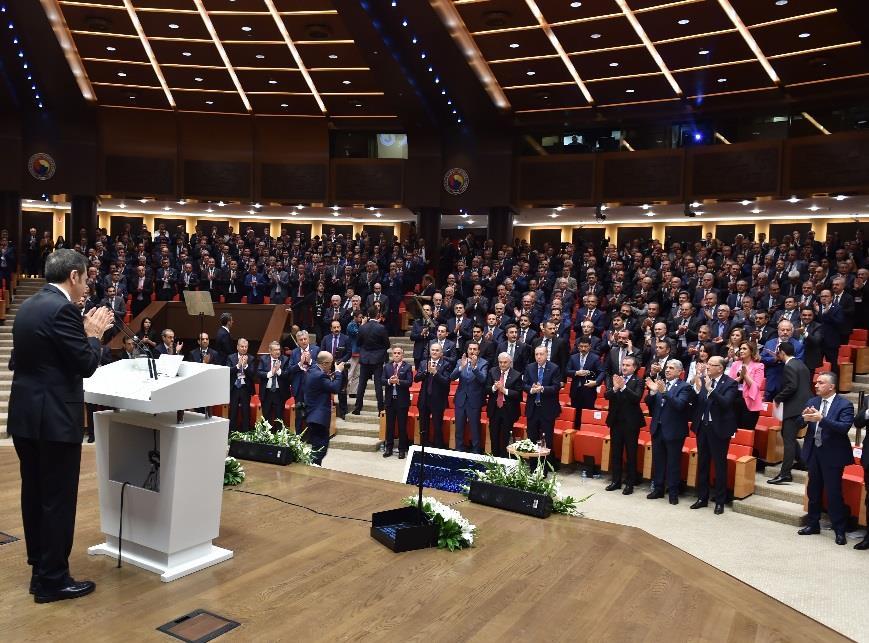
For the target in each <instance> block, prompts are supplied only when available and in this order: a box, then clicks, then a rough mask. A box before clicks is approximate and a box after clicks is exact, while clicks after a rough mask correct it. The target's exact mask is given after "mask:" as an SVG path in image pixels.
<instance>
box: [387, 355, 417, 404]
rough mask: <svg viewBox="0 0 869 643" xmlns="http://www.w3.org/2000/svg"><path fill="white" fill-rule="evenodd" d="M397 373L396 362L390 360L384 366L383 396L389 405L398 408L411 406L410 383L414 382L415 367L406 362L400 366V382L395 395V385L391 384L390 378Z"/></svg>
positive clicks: (396, 386)
mask: <svg viewBox="0 0 869 643" xmlns="http://www.w3.org/2000/svg"><path fill="white" fill-rule="evenodd" d="M394 374H395V363H394V362H391V361H390V362H389V363H388V364H386V366H384V367H383V380H382V381H381V384H382V385H383V397H384V400H385V401H386V406H387V407H393V406H394V407H395V408H398V409H407V408H410V385H411V384H413V368H412V367H411V366H410V364H407V363H406V362H401V364H399V366H398V384H396V385H395V394H396V395H395V397H393V395H392V393H393V385H392V384H389V378H390V377H392V376H393V375H394Z"/></svg>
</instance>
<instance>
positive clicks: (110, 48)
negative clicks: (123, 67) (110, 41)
mask: <svg viewBox="0 0 869 643" xmlns="http://www.w3.org/2000/svg"><path fill="white" fill-rule="evenodd" d="M106 51H117V49H115V48H114V47H106Z"/></svg>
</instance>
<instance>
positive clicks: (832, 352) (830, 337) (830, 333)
mask: <svg viewBox="0 0 869 643" xmlns="http://www.w3.org/2000/svg"><path fill="white" fill-rule="evenodd" d="M817 317H818V323H820V324H821V329H822V331H821V332H822V334H823V342H822V344H821V346H822V351H823V353H824V357H825V358H826V359H827V361H828V362H829V363H830V367H831V369H832V371H833V372H834V373H838V372H839V346H840V344H841V341H840V336H839V333H840V332H841V329H842V326H843V325H845V323H846V322H845V315H844V313H843V311H842V307H841V306H839V305H838V304H836V303H835V302H834V301H833V293H832V292H830V291H829V290H822V291H821V296H820V303H819V304H817Z"/></svg>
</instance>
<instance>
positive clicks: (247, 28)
mask: <svg viewBox="0 0 869 643" xmlns="http://www.w3.org/2000/svg"><path fill="white" fill-rule="evenodd" d="M241 30H242V31H251V28H250V27H248V26H247V25H245V26H244V27H242V28H241Z"/></svg>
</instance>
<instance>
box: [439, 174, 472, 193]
mask: <svg viewBox="0 0 869 643" xmlns="http://www.w3.org/2000/svg"><path fill="white" fill-rule="evenodd" d="M470 184H471V177H469V176H468V173H467V172H466V171H465V170H463V169H462V168H460V167H454V168H452V169H450V170H447V173H446V174H444V190H446V192H447V194H452V195H453V196H458V195H460V194H464V193H465V192H467V190H468V186H469V185H470Z"/></svg>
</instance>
